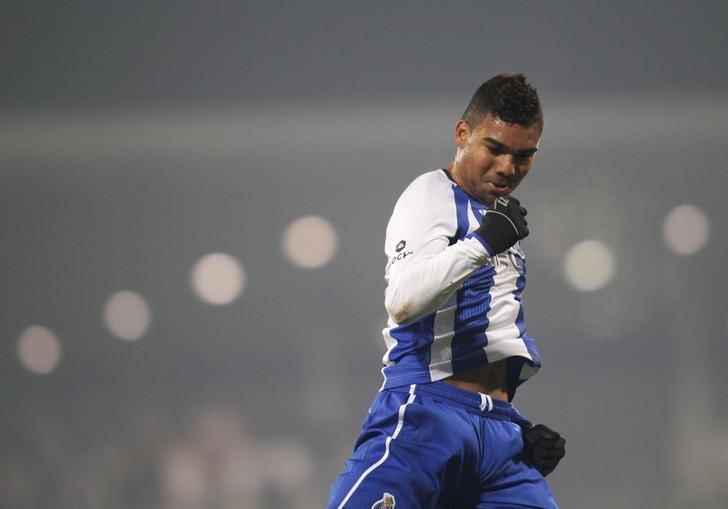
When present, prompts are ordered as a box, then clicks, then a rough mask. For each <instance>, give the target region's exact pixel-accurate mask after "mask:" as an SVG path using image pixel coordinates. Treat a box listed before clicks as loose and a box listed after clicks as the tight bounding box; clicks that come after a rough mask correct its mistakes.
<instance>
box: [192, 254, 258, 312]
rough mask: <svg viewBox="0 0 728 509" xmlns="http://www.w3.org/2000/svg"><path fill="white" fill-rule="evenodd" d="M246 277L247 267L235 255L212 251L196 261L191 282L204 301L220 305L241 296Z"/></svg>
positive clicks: (198, 295)
mask: <svg viewBox="0 0 728 509" xmlns="http://www.w3.org/2000/svg"><path fill="white" fill-rule="evenodd" d="M246 279H247V278H246V275H245V268H244V267H243V265H242V264H241V263H240V262H239V261H238V260H237V259H236V258H235V257H234V256H231V255H229V254H226V253H210V254H207V255H205V256H203V257H202V258H200V259H199V260H198V261H197V263H195V265H194V267H193V268H192V273H191V275H190V284H191V285H192V289H193V291H194V292H195V295H197V297H199V298H200V299H201V300H202V301H204V302H206V303H208V304H213V305H218V306H220V305H224V304H230V303H231V302H233V301H234V300H235V299H237V298H238V297H240V294H241V293H242V292H243V290H244V289H245V284H246Z"/></svg>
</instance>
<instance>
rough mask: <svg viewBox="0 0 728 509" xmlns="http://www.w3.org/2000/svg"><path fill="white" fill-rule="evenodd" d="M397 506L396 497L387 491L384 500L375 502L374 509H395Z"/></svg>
mask: <svg viewBox="0 0 728 509" xmlns="http://www.w3.org/2000/svg"><path fill="white" fill-rule="evenodd" d="M395 504H396V502H395V500H394V495H392V494H391V493H387V492H386V491H385V492H384V496H383V497H382V499H381V500H377V501H376V502H374V505H373V506H372V509H394V505H395Z"/></svg>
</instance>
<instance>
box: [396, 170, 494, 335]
mask: <svg viewBox="0 0 728 509" xmlns="http://www.w3.org/2000/svg"><path fill="white" fill-rule="evenodd" d="M457 215H458V214H457V210H456V204H455V200H454V198H453V188H452V184H451V183H450V181H449V180H447V177H445V176H444V175H443V176H442V177H441V178H440V177H439V176H437V175H434V174H433V173H429V174H425V175H423V176H421V177H420V178H418V179H416V180H415V181H414V182H413V183H412V184H410V186H409V187H408V188H407V189H405V191H404V193H402V195H401V196H400V198H399V200H398V201H397V204H396V205H395V207H394V211H393V213H392V217H391V218H390V221H389V224H388V226H387V236H386V242H385V249H384V250H385V253H386V255H387V260H388V261H387V267H386V270H385V279H386V281H387V289H386V292H385V299H384V301H385V306H386V308H387V312H388V313H389V316H390V318H391V319H392V320H393V321H394V322H395V323H397V324H405V323H409V322H412V321H414V320H416V319H418V318H420V317H422V316H425V315H427V314H429V313H432V312H433V311H435V310H436V309H437V308H438V307H439V306H440V305H442V304H443V303H444V302H445V301H446V300H447V299H448V298H450V296H451V295H452V294H453V293H455V291H457V289H458V288H459V287H460V285H461V284H462V282H463V281H464V280H465V279H467V278H468V277H469V276H470V275H471V274H472V273H473V272H474V271H475V270H477V269H478V268H480V267H481V266H482V265H484V264H485V263H487V262H488V261H489V260H490V258H489V256H488V252H487V251H486V249H485V247H484V246H483V244H482V243H481V242H480V240H479V239H478V238H477V237H475V236H473V235H469V236H467V237H465V238H462V240H458V241H456V242H453V240H454V239H456V238H458V237H460V236H464V233H467V225H460V228H461V229H462V228H463V227H465V228H466V231H465V232H462V231H460V232H459V231H458V226H459V225H458V219H457Z"/></svg>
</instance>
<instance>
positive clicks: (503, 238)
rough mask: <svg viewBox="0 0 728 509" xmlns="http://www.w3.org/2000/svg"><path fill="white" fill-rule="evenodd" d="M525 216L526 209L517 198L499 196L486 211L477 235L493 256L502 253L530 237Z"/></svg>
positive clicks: (476, 231)
mask: <svg viewBox="0 0 728 509" xmlns="http://www.w3.org/2000/svg"><path fill="white" fill-rule="evenodd" d="M525 216H526V209H524V208H523V207H521V203H520V202H519V201H518V200H517V199H516V198H513V197H512V196H499V197H498V198H496V200H495V202H494V203H493V206H492V207H490V208H489V209H488V210H486V211H485V216H483V222H482V223H481V224H480V226H479V227H478V229H477V230H475V233H476V234H477V235H478V236H480V237H481V238H482V239H483V240H485V242H486V244H488V246H489V247H490V249H488V252H489V254H490V255H491V256H493V255H495V254H498V253H502V252H503V251H505V250H506V249H508V248H509V247H511V246H512V245H513V244H515V243H516V242H518V241H519V240H521V239H523V238H525V237H526V235H528V226H527V225H528V223H527V222H526V218H525ZM491 251H492V252H491Z"/></svg>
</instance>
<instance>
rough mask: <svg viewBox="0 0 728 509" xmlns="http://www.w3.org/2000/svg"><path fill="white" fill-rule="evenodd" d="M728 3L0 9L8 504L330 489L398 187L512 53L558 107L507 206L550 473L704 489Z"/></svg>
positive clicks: (721, 260)
mask: <svg viewBox="0 0 728 509" xmlns="http://www.w3.org/2000/svg"><path fill="white" fill-rule="evenodd" d="M726 19H728V4H726V3H725V2H722V1H715V2H710V1H704V2H677V1H663V2H635V5H633V4H632V3H631V2H598V3H597V2H576V1H564V2H542V1H533V2H500V1H499V2H495V1H488V2H484V1H483V2H459V1H456V2H447V3H446V2H409V1H401V2H348V1H347V2H290V3H278V2H260V3H245V2H229V3H227V2H206V3H204V4H203V3H195V2H137V1H127V2H108V1H107V2H99V1H95V2H90V1H89V2H83V1H79V0H73V1H69V2H13V3H11V4H10V5H6V6H4V7H3V15H2V18H1V20H0V64H1V65H2V67H1V68H2V70H3V72H2V80H0V184H1V185H0V243H1V245H2V250H0V281H2V285H0V299H1V300H0V302H1V303H2V306H3V312H2V314H1V315H0V338H2V342H1V343H0V377H1V378H0V381H1V382H2V383H0V401H2V405H3V411H4V418H3V419H2V421H0V431H1V433H0V451H1V452H0V506H2V507H8V508H18V509H23V508H55V509H62V508H79V507H81V508H82V507H94V508H97V507H98V508H102V507H103V508H105V509H113V508H137V507H139V508H142V507H143V508H150V507H151V508H154V507H159V508H167V507H175V509H177V508H183V509H184V508H185V507H189V508H224V509H274V508H275V509H278V508H302V509H309V508H311V509H313V508H315V507H322V506H323V504H324V502H325V498H326V491H327V489H328V486H329V484H330V482H331V481H332V479H333V477H334V476H335V475H336V474H337V472H338V471H339V470H340V468H341V466H342V465H343V461H344V459H345V458H346V456H347V455H348V453H349V452H350V448H351V445H352V443H353V440H354V438H355V436H356V433H357V430H358V426H359V423H360V422H361V420H362V418H363V416H364V415H365V413H366V409H367V406H368V404H369V402H370V401H371V398H372V397H373V396H374V394H375V392H376V390H377V389H378V387H379V383H380V374H379V367H380V360H379V359H380V356H381V354H382V353H383V344H382V341H381V338H380V337H379V336H378V333H379V330H380V329H381V326H382V323H383V319H384V309H383V297H382V292H383V290H384V280H383V271H384V264H385V257H384V255H383V250H382V247H383V241H384V229H385V226H386V221H387V219H388V217H389V214H390V212H391V209H392V206H393V204H394V201H395V200H396V198H397V196H398V195H399V193H400V192H401V190H402V189H403V188H404V186H406V184H407V183H408V182H409V181H410V180H412V179H413V178H414V177H415V176H417V175H418V174H420V173H422V172H424V171H426V170H428V169H431V168H436V167H441V166H444V165H447V164H448V163H449V161H450V160H451V157H452V154H453V143H452V134H451V133H452V127H453V125H454V123H455V122H456V120H457V119H458V116H459V115H460V113H461V112H462V110H463V109H464V107H465V104H466V103H467V100H468V99H469V97H470V95H471V94H472V92H473V91H474V89H475V88H476V87H477V85H478V84H480V82H482V81H483V80H484V79H486V78H488V77H489V76H491V75H493V74H496V73H500V72H514V71H515V72H524V73H526V74H527V76H528V77H529V79H530V80H531V81H532V82H533V83H534V84H535V85H536V86H537V87H538V90H539V93H540V95H541V98H542V101H543V103H544V108H545V114H546V128H545V133H544V136H543V139H542V143H541V150H540V152H539V155H538V157H537V159H536V161H535V164H534V167H533V169H532V172H531V174H530V175H529V177H528V179H527V180H526V181H525V182H524V184H523V185H522V187H521V188H520V189H519V193H518V194H519V197H520V198H521V200H522V201H523V202H524V203H525V204H526V205H527V206H528V208H529V212H530V214H529V225H530V227H531V232H532V234H531V236H530V237H529V238H528V240H527V241H525V242H524V248H525V250H526V251H527V253H528V257H529V285H528V289H527V292H526V298H525V302H526V311H527V314H526V316H527V322H528V325H529V331H530V333H531V334H532V335H534V336H535V337H536V338H537V339H538V341H539V345H540V348H541V351H542V356H543V360H544V364H545V366H544V369H543V370H542V372H541V373H540V374H539V375H538V376H537V377H536V378H534V379H533V380H532V381H530V382H529V383H528V384H527V385H526V386H524V387H523V389H521V391H520V392H519V395H518V398H517V400H516V403H517V406H518V407H519V409H520V410H521V411H522V412H523V413H524V414H526V415H527V416H529V417H531V418H533V419H534V420H537V421H542V422H546V423H548V424H550V425H553V426H554V427H555V428H557V429H559V430H561V431H562V432H563V434H564V435H565V436H566V437H567V438H568V454H567V457H566V459H565V460H564V462H563V464H562V465H561V466H560V467H559V470H558V471H557V472H556V473H554V474H553V476H552V477H550V481H551V485H552V488H553V491H554V492H555V494H556V496H557V499H558V500H559V501H560V502H561V504H562V506H563V507H565V508H568V507H581V508H599V507H624V508H628V507H633V508H650V507H654V508H657V507H660V508H663V507H668V508H669V507H675V508H677V507H685V506H688V505H690V506H692V507H706V508H710V507H724V504H725V500H726V497H727V496H728V491H727V488H726V484H725V480H726V479H727V478H728V398H726V396H725V386H726V383H728V375H726V372H725V370H724V365H725V360H726V355H727V354H728V337H727V336H728V308H727V307H726V304H725V298H726V288H725V281H726V272H727V270H726V264H725V257H724V253H725V248H726V245H727V244H728V238H726V231H725V229H724V228H723V227H722V225H723V224H724V223H725V221H726V220H728V217H727V216H728V214H727V213H726V209H725V206H724V201H723V200H724V197H723V192H724V189H725V188H726V185H727V184H728V177H726V173H725V170H726V168H725V162H724V157H723V154H724V149H725V145H726V142H728V138H727V136H726V128H727V127H728V124H727V123H726V115H728V91H727V90H726V83H727V82H728V81H727V79H728V64H727V63H726V58H725V49H726V47H728V35H727V33H728V32H726V30H725V22H726ZM684 203H690V204H694V205H697V206H699V207H700V208H701V209H702V210H703V211H704V213H705V214H706V216H707V217H708V219H709V222H710V225H711V236H710V238H709V241H708V243H707V245H706V246H705V248H704V249H702V250H701V251H699V252H698V253H696V254H694V255H692V256H687V257H681V256H678V255H676V254H675V253H673V252H672V251H670V250H669V249H668V247H667V246H666V244H665V242H664V241H663V238H662V234H661V229H662V224H663V221H664V219H665V216H666V214H667V213H668V212H669V211H670V210H671V209H672V208H673V207H675V206H677V205H681V204H684ZM309 214H316V215H320V216H322V217H325V218H326V219H328V220H329V221H330V222H331V223H332V225H333V226H334V228H335V229H336V233H337V236H338V251H337V253H336V256H335V257H334V258H333V260H332V261H331V262H330V263H329V264H327V265H326V266H324V267H322V268H320V269H315V270H305V269H301V268H297V267H294V266H293V265H291V264H290V263H289V262H288V261H287V259H286V258H285V256H284V255H283V253H282V251H281V235H282V233H283V231H284V230H285V228H286V227H287V225H288V224H289V223H290V222H291V221H293V220H295V219H296V218H298V217H301V216H304V215H309ZM585 239H597V240H600V241H602V242H604V243H605V244H606V245H608V246H609V247H610V248H611V249H613V250H614V253H615V258H616V274H615V277H614V279H613V280H612V281H611V282H610V283H609V284H608V285H607V286H605V287H604V288H602V289H600V290H597V291H594V292H588V293H582V292H577V291H576V290H574V289H573V288H572V287H571V286H570V285H569V284H568V283H567V282H566V280H565V279H564V277H563V275H562V263H563V258H564V255H565V253H566V252H567V250H568V249H569V248H570V247H571V246H573V245H574V244H575V243H577V242H579V241H581V240H585ZM214 251H222V252H226V253H229V254H231V255H233V256H235V257H236V258H238V259H239V260H240V261H241V262H242V264H243V265H244V267H245V270H246V274H247V285H246V287H245V291H244V293H243V294H242V295H241V297H240V298H239V299H237V300H236V301H234V302H233V303H231V304H229V305H226V306H210V305H207V304H204V303H202V302H201V301H200V300H199V299H197V298H196V297H195V296H194V294H193V292H192V290H191V289H190V285H189V272H190V269H191V267H192V265H193V264H194V263H195V261H196V260H197V259H199V258H200V257H201V256H203V255H204V254H206V253H209V252H214ZM122 289H131V290H133V291H135V292H138V293H140V294H141V295H143V296H144V298H145V299H146V300H147V302H148V303H149V305H150V308H151V311H152V322H151V326H150V328H149V330H148V332H147V334H146V335H145V336H144V337H143V338H142V339H140V340H139V341H135V342H123V341H119V340H117V339H115V338H114V337H113V335H112V334H111V333H110V332H109V331H108V330H107V329H106V328H105V326H104V323H103V320H102V316H101V313H102V312H101V310H102V307H103V305H104V303H105V301H106V299H107V298H108V297H109V295H111V294H112V293H113V292H116V291H118V290H122ZM31 324H40V325H43V326H46V327H48V328H49V329H51V330H52V331H53V332H55V333H56V334H57V335H58V337H59V339H60V342H61V345H62V348H63V355H62V358H61V362H60V364H59V365H58V367H57V369H56V370H55V371H53V372H52V373H50V374H48V375H45V376H41V375H35V374H32V373H30V372H28V371H27V370H25V369H24V368H23V367H22V365H21V364H20V362H19V361H18V356H17V354H16V349H17V342H18V336H19V335H20V333H21V332H22V331H23V330H24V329H25V328H26V327H27V326H29V325H31ZM180 485H181V486H182V488H180V487H179V486H180ZM175 486H177V488H175ZM175 489H177V491H176V492H175ZM180 490H181V492H182V493H183V494H184V493H187V495H186V498H185V497H182V498H181V499H180V498H174V497H175V495H174V493H179V492H180ZM185 490H187V491H185ZM195 490H196V491H195ZM190 493H191V494H190Z"/></svg>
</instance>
